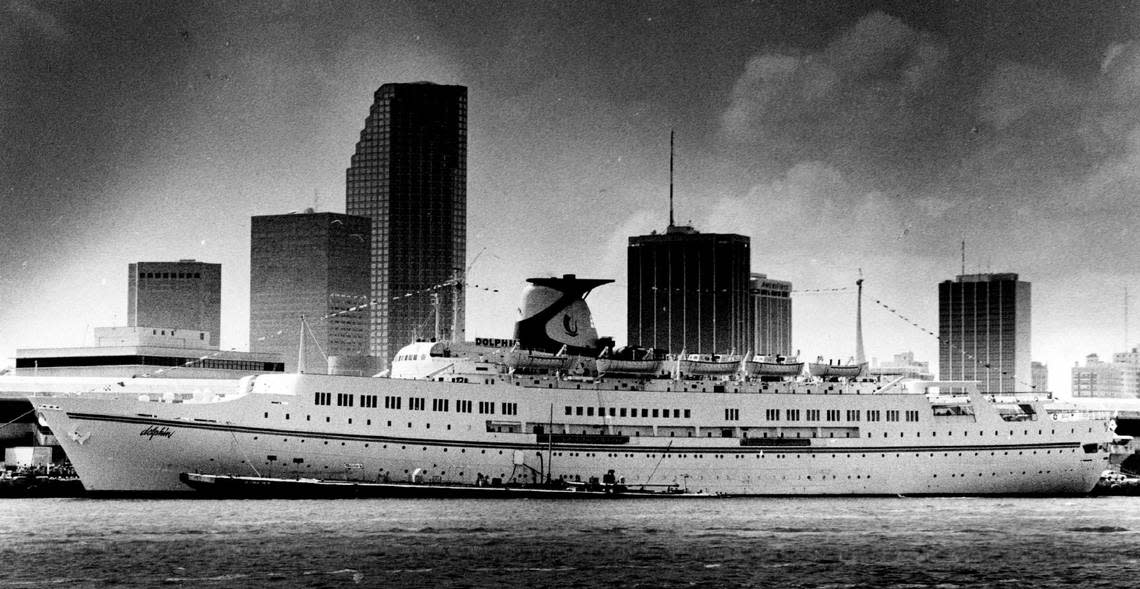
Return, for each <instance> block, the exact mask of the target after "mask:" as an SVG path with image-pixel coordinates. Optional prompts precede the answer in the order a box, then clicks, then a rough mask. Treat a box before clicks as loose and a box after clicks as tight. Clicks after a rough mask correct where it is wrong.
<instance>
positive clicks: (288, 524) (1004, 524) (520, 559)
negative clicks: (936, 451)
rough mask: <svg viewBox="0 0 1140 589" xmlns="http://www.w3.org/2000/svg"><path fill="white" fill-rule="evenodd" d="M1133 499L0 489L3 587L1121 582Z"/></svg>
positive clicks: (1128, 577)
mask: <svg viewBox="0 0 1140 589" xmlns="http://www.w3.org/2000/svg"><path fill="white" fill-rule="evenodd" d="M1138 578H1140V498H1098V499H977V498H960V499H955V498H938V499H904V498H898V499H703V500H679V499H661V500H636V501H634V500H628V501H558V500H554V501H548V500H541V501H539V500H532V501H525V500H502V501H497V500H492V501H488V500H479V501H460V500H447V501H444V500H367V501H366V500H356V501H191V500H185V501H166V500H162V501H159V500H91V499H61V500H52V499H43V500H5V501H0V587H58V586H65V587H88V586H89V587H154V586H159V585H165V586H172V585H174V586H177V585H184V586H195V587H211V586H214V587H234V586H243V587H295V586H305V587H341V586H353V585H359V586H385V587H391V586H424V587H428V586H431V587H437V586H450V587H487V586H511V587H514V586H558V587H694V586H696V587H752V586H755V587H772V586H787V587H837V588H838V587H905V588H920V587H937V588H952V587H958V586H963V587H965V586H971V587H972V586H979V585H987V586H994V587H1026V586H1032V587H1050V586H1053V587H1060V586H1079V587H1132V586H1136V583H1137V579H1138Z"/></svg>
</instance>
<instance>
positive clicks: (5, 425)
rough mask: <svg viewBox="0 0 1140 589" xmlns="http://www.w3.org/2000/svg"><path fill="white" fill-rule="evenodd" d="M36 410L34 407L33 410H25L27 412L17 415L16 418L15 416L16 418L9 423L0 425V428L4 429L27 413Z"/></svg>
mask: <svg viewBox="0 0 1140 589" xmlns="http://www.w3.org/2000/svg"><path fill="white" fill-rule="evenodd" d="M35 412H36V410H35V408H32V409H31V410H29V411H25V412H23V413H22V414H20V415H18V416H16V418H15V419H13V420H12V421H9V422H8V423H5V424H4V425H0V429H4V428H6V427H8V426H10V425H12V424H13V423H16V422H17V421H19V420H21V419H23V418H24V416H25V415H27V414H29V413H35Z"/></svg>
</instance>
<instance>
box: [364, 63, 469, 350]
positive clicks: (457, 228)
mask: <svg viewBox="0 0 1140 589" xmlns="http://www.w3.org/2000/svg"><path fill="white" fill-rule="evenodd" d="M346 188H347V205H346V212H348V214H350V215H359V216H361V217H367V218H369V219H371V221H372V256H371V262H370V269H371V273H372V278H371V284H372V299H373V307H372V316H371V317H372V318H371V328H370V329H369V340H370V349H371V353H372V354H373V355H374V356H376V357H377V358H378V360H379V361H380V362H381V363H382V365H385V366H386V365H387V364H388V363H389V362H390V361H391V360H392V355H393V354H395V353H396V352H397V351H398V350H399V349H400V348H401V347H402V346H404V345H407V344H409V343H411V342H412V341H413V339H414V338H415V337H430V336H432V335H433V334H434V325H435V320H434V317H435V312H436V311H435V309H436V308H438V309H439V313H440V324H441V326H442V333H441V337H443V338H445V339H447V338H452V337H454V338H455V339H463V322H464V295H463V289H462V287H461V286H460V287H456V286H452V287H449V288H435V287H438V286H439V285H443V284H448V283H453V284H454V281H455V280H456V278H459V279H460V280H462V277H460V276H459V274H460V273H462V272H463V265H464V261H465V260H466V257H467V88H466V87H463V86H442V85H438V84H432V83H428V82H419V83H415V84H384V85H383V86H381V87H380V89H379V90H377V91H376V95H375V101H374V102H373V103H372V109H371V111H370V112H369V114H368V118H367V119H366V120H365V122H364V130H362V131H361V132H360V141H358V142H357V143H356V153H355V154H353V156H352V165H351V166H350V167H349V168H348V172H347V183H346ZM433 293H434V294H438V295H439V297H438V300H435V301H433V297H432V296H431V295H432V294H433ZM408 294H410V295H411V296H405V295H408ZM433 302H434V303H436V305H435V306H433ZM453 309H454V310H455V311H454V314H453ZM453 324H454V325H455V326H456V327H455V330H454V331H455V333H452V327H451V326H452V325H453Z"/></svg>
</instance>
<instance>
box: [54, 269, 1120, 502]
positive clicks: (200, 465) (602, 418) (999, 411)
mask: <svg viewBox="0 0 1140 589" xmlns="http://www.w3.org/2000/svg"><path fill="white" fill-rule="evenodd" d="M528 282H529V285H528V286H527V287H526V288H525V289H524V294H523V301H522V306H521V308H520V317H519V320H518V322H517V323H516V325H515V338H513V339H512V340H477V341H476V342H471V343H447V342H419V343H414V344H411V345H409V346H407V347H405V348H404V349H402V350H400V352H399V353H398V354H397V355H396V357H395V358H394V359H393V362H392V366H391V369H390V373H389V374H387V375H385V376H384V377H373V378H364V377H346V376H329V375H312V374H263V375H256V376H249V377H246V378H244V379H242V380H241V381H239V383H238V384H237V385H236V387H235V389H234V390H233V391H232V392H230V393H225V394H218V395H213V396H211V397H209V398H198V397H195V398H189V399H186V398H177V397H171V396H170V395H160V394H140V395H138V396H137V397H136V398H131V399H116V400H101V399H90V398H86V397H84V396H81V395H74V396H71V395H53V396H35V397H31V400H32V403H33V405H34V407H35V409H36V411H37V413H38V416H39V419H40V420H41V421H42V422H43V423H44V424H46V425H47V426H49V427H50V428H51V429H52V430H53V431H54V432H55V433H56V437H57V438H58V439H59V442H60V444H61V445H62V446H63V447H64V450H65V451H66V453H67V455H68V457H69V458H70V459H71V462H72V464H73V465H74V467H75V470H76V471H77V473H78V474H79V476H80V478H81V479H82V481H83V484H84V486H85V487H86V489H87V490H88V491H93V492H176V493H177V492H187V493H189V492H192V489H191V488H190V487H188V486H187V485H186V484H185V483H183V482H182V481H181V480H180V476H181V475H183V474H188V473H199V474H213V475H229V476H241V477H266V478H276V479H281V478H303V479H318V480H333V479H338V480H344V479H347V480H359V481H369V482H376V481H382V482H389V481H391V482H422V483H425V484H431V483H437V484H449V485H474V484H476V483H485V482H486V481H494V482H495V484H506V483H508V482H512V483H527V484H538V483H549V482H551V481H568V482H577V481H587V480H590V479H592V478H594V477H598V476H601V475H602V474H603V473H610V471H612V472H613V474H612V475H610V476H612V477H616V480H619V481H621V482H622V483H623V484H624V485H628V486H630V487H640V488H651V487H653V486H654V485H660V486H661V487H663V488H665V487H668V488H679V489H685V490H688V491H689V492H693V493H708V494H728V495H947V494H952V495H991V494H992V495H1018V494H1046V495H1054V494H1081V493H1086V492H1088V491H1089V490H1090V489H1092V488H1093V486H1094V485H1095V484H1096V482H1097V480H1098V478H1099V476H1100V474H1101V472H1102V471H1103V470H1105V468H1106V465H1107V460H1108V444H1109V443H1110V442H1111V441H1112V439H1113V427H1114V426H1113V424H1112V422H1111V420H1110V418H1109V417H1108V415H1107V414H1096V413H1090V412H1082V411H1076V410H1063V409H1059V408H1057V407H1054V406H1051V405H1049V406H1047V405H1046V400H1045V399H1036V398H1031V397H1025V398H1018V397H1015V396H1006V397H1000V398H998V397H989V396H986V395H983V394H981V393H979V392H978V391H977V390H976V388H975V387H974V386H973V383H969V382H930V381H922V382H904V381H901V380H896V381H891V382H882V381H879V380H874V379H870V378H867V377H865V376H862V375H857V376H852V375H848V376H840V377H820V376H811V375H810V374H804V373H802V372H794V373H789V372H788V371H787V370H784V369H782V368H781V369H779V370H777V371H776V372H775V373H773V374H765V373H763V372H759V373H758V372H756V370H755V366H753V367H752V368H751V369H749V368H748V365H749V360H750V359H749V358H748V357H747V356H744V357H741V358H739V362H738V365H739V367H740V368H739V370H737V371H735V372H733V373H725V372H724V371H720V370H718V371H712V372H711V373H710V372H709V371H697V372H698V373H696V374H691V373H688V372H686V367H689V366H695V364H693V361H694V360H695V359H694V358H691V357H688V356H685V355H677V356H675V357H674V356H667V355H665V354H664V353H663V352H661V351H655V350H644V351H633V352H630V351H629V350H622V351H621V352H618V351H611V350H607V348H609V347H610V346H612V342H610V341H607V340H608V338H607V339H602V338H599V337H598V334H597V330H596V329H595V327H594V325H593V321H592V317H591V315H590V310H589V307H588V306H587V304H586V301H585V299H586V298H587V295H588V293H589V292H590V291H592V290H593V289H594V288H596V287H598V286H600V285H602V284H605V283H607V282H610V281H608V280H589V279H582V278H577V277H575V276H573V275H566V276H562V277H552V278H532V279H529V280H528ZM599 356H601V357H604V358H606V359H608V360H609V362H606V363H602V367H603V368H604V369H603V370H601V371H599V364H600V363H599V361H598V358H599ZM720 360H721V361H722V362H723V358H722V359H720Z"/></svg>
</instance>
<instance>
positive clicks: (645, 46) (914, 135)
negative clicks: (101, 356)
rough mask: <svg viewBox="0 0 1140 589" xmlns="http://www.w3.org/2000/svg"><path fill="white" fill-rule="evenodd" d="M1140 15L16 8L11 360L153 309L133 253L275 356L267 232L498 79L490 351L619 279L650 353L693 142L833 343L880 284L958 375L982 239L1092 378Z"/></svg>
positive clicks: (766, 6)
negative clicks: (643, 267)
mask: <svg viewBox="0 0 1140 589" xmlns="http://www.w3.org/2000/svg"><path fill="white" fill-rule="evenodd" d="M1138 25H1140V5H1138V4H1135V3H1132V2H1111V1H1105V2H1096V3H1083V2H1082V3H1076V2H1073V3H1066V2H1048V3H1042V2H995V1H977V2H969V1H964V2H922V3H919V2H905V1H894V2H819V1H811V0H806V1H805V0H797V1H788V2H781V1H771V2H724V1H721V2H717V1H713V2H669V1H657V2H589V1H586V2H581V1H575V2H570V1H559V2H541V1H539V2H533V1H530V2H523V1H519V2H509V1H508V2H494V1H482V2H460V1H446V2H420V1H417V2H412V1H409V2H400V1H384V2H359V3H353V2H319V1H318V2H290V1H275V2H266V3H259V2H229V1H218V2H194V1H186V2H169V3H152V2H116V1H108V2H99V3H93V2H78V1H72V2H35V1H29V0H0V80H2V83H0V221H2V223H0V227H2V230H0V366H3V365H4V363H5V362H8V363H10V362H11V357H12V356H13V355H14V353H15V349H16V348H17V347H19V348H36V347H52V346H76V345H84V344H90V343H91V342H92V332H91V330H92V328H94V327H101V326H111V325H122V324H125V323H126V288H127V266H128V264H129V263H131V262H136V261H165V260H178V259H196V260H199V261H206V262H214V263H221V264H222V281H223V286H222V289H223V293H222V323H223V327H222V333H221V344H222V347H223V348H227V349H229V348H235V349H242V350H244V349H248V317H249V231H250V217H251V216H253V215H265V214H280V213H287V212H290V211H298V210H302V209H305V208H308V207H314V208H316V209H318V210H326V211H336V212H343V211H344V206H345V202H344V201H345V196H344V179H345V169H346V168H347V166H348V164H349V158H350V156H351V154H352V153H353V150H354V147H355V143H356V141H357V139H358V136H359V133H360V129H361V128H362V126H363V123H364V119H365V117H366V116H367V113H368V108H369V105H370V104H371V100H372V94H373V92H374V91H375V90H376V89H377V88H378V87H379V86H380V85H381V84H384V83H387V82H414V81H421V80H427V81H433V82H438V83H447V84H462V85H465V86H467V87H468V96H469V107H468V108H469V112H468V179H467V195H468V246H467V250H468V263H469V264H471V268H470V271H469V274H468V277H469V282H470V283H471V285H472V286H471V287H469V290H468V299H467V301H468V303H467V304H468V309H467V317H468V325H467V332H468V335H469V336H480V337H509V336H510V335H511V331H512V327H513V321H514V315H515V313H516V309H517V306H518V296H519V292H520V289H521V287H522V286H523V284H524V280H525V279H526V278H528V277H532V276H549V275H561V274H564V273H576V274H578V275H580V276H589V277H599V278H613V279H615V280H616V283H615V284H614V285H610V286H604V287H601V288H599V289H598V290H597V291H595V293H594V294H592V295H591V297H590V302H591V306H592V308H593V309H594V314H595V321H596V323H597V326H598V329H599V331H600V332H601V333H602V334H609V335H614V336H615V337H616V338H617V339H618V341H619V342H621V341H624V339H625V329H626V326H625V299H626V296H625V288H626V283H625V282H626V281H625V273H626V268H625V248H626V245H627V243H628V238H629V236H631V235H639V234H645V233H648V232H649V231H652V230H658V231H660V230H663V229H664V228H665V226H666V224H667V223H668V186H669V171H668V170H669V168H668V161H669V133H670V130H674V131H675V132H676V147H675V149H676V171H675V180H674V184H675V191H676V192H675V194H676V203H675V206H676V217H677V220H678V222H679V223H689V224H692V225H694V226H695V227H696V228H697V229H698V230H700V231H702V232H708V233H740V234H743V235H747V236H750V237H751V239H752V269H753V271H754V272H763V273H766V274H768V275H769V276H770V277H773V278H778V279H783V280H790V281H791V282H792V283H793V285H794V288H795V289H796V290H797V291H801V292H798V293H797V294H795V295H794V302H793V307H794V313H793V321H794V335H793V346H794V347H796V348H797V349H800V350H802V356H803V357H807V358H815V357H816V356H825V357H831V358H844V359H845V358H847V357H850V356H851V355H853V353H854V324H855V295H854V291H853V289H852V288H851V287H852V286H853V285H854V282H855V280H856V279H857V278H858V277H859V276H860V273H861V275H862V276H863V278H864V279H865V289H866V290H865V294H866V296H865V300H864V303H865V304H864V332H865V339H866V348H867V355H868V356H869V357H873V358H877V359H879V360H880V361H883V360H889V359H890V358H891V357H892V356H893V355H894V354H898V353H901V352H905V351H913V352H914V353H915V355H916V356H917V358H918V359H920V360H926V361H929V362H931V364H932V365H933V366H937V340H936V339H935V338H934V337H933V336H931V335H930V334H929V333H927V330H929V331H934V332H936V331H937V327H938V317H937V315H938V309H937V306H938V301H937V285H938V283H939V282H941V281H943V280H947V279H952V278H953V277H954V276H955V275H957V274H959V273H960V272H961V270H962V250H963V248H962V242H963V241H964V242H965V244H966V246H965V258H966V263H965V266H966V271H967V272H968V273H974V272H1015V273H1018V274H1019V275H1020V277H1021V278H1022V279H1023V280H1026V281H1029V282H1030V283H1032V356H1033V359H1034V360H1038V361H1042V362H1046V363H1047V364H1048V365H1049V369H1050V386H1051V388H1053V389H1054V390H1057V391H1060V392H1062V393H1064V392H1066V391H1067V390H1068V388H1069V370H1070V367H1071V366H1073V364H1074V362H1077V361H1081V362H1083V359H1084V357H1085V355H1087V354H1090V353H1098V354H1100V355H1101V356H1102V358H1103V357H1104V356H1108V355H1111V354H1112V353H1113V352H1118V351H1123V350H1124V349H1126V348H1127V347H1131V346H1134V345H1136V343H1137V342H1138V341H1140V319H1138V318H1140V309H1138V308H1135V302H1136V297H1137V296H1138V295H1140V248H1137V241H1138V238H1140V213H1138V208H1137V206H1136V203H1135V201H1136V196H1137V195H1140V28H1138ZM476 256H477V257H476ZM840 288H842V289H845V290H842V291H836V290H834V289H840ZM495 291H497V292H495ZM814 291H822V292H814ZM1126 292H1127V294H1126ZM1129 315H1131V317H1132V319H1131V320H1130V321H1126V317H1127V316H1129ZM1130 324H1132V325H1135V327H1132V328H1131V329H1130V328H1129V325H1130ZM915 325H917V326H919V327H916V326H915Z"/></svg>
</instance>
